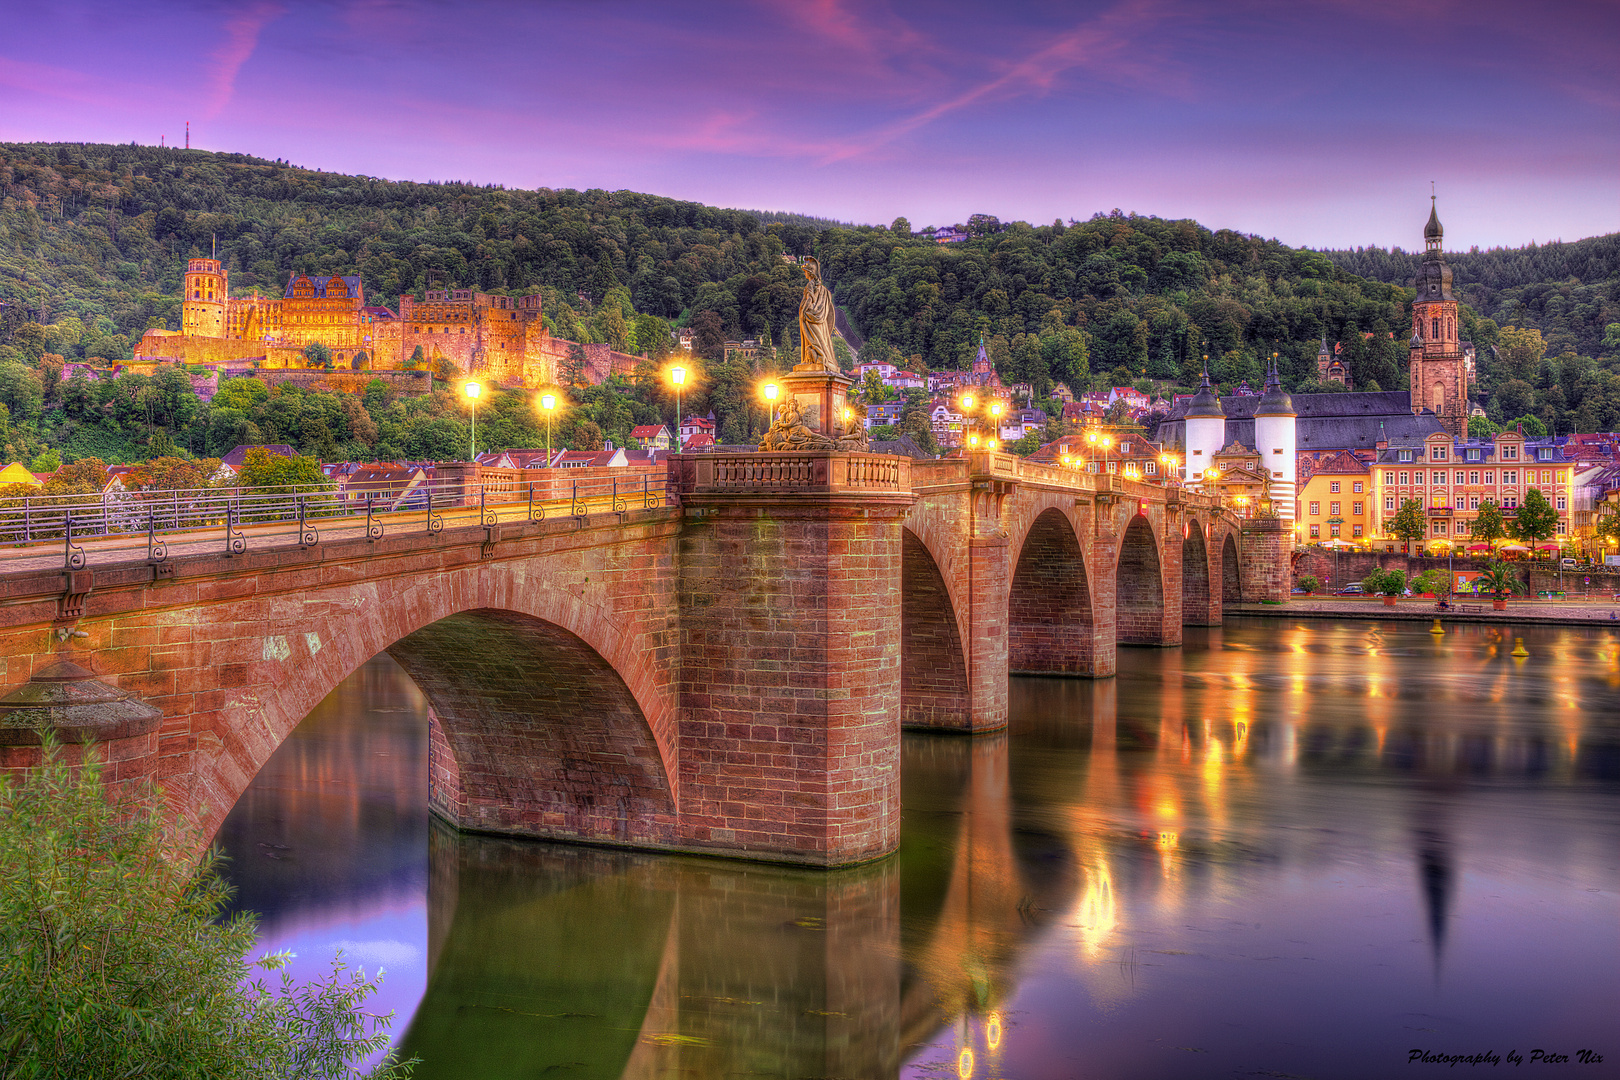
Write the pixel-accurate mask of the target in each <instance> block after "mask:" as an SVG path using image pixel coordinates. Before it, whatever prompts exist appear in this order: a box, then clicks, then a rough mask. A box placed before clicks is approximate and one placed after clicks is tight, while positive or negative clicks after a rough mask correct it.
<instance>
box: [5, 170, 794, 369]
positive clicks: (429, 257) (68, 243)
mask: <svg viewBox="0 0 1620 1080" xmlns="http://www.w3.org/2000/svg"><path fill="white" fill-rule="evenodd" d="M0 194H3V197H0V303H7V304H9V305H10V312H9V313H8V314H7V315H6V316H5V318H6V323H5V325H0V346H3V345H5V344H6V343H7V342H6V339H5V334H6V332H7V331H9V330H11V329H14V328H15V326H16V324H18V323H20V322H27V321H33V322H38V323H41V324H45V325H52V324H57V323H61V322H63V321H64V320H66V319H74V320H76V325H77V327H78V328H79V333H80V336H81V338H87V339H88V341H81V342H74V343H67V344H68V347H69V351H68V352H65V353H64V355H68V357H69V358H70V359H73V358H75V355H78V356H90V355H97V356H103V357H105V358H107V359H110V360H120V359H127V358H128V357H129V355H130V345H131V343H132V342H133V341H135V340H136V339H138V338H139V337H140V335H141V334H142V333H143V332H144V331H145V330H146V328H147V327H148V326H149V325H165V326H167V327H168V328H170V329H177V328H178V326H179V306H180V300H179V292H180V284H181V277H182V274H183V272H184V266H185V260H186V259H187V258H188V257H194V256H199V255H208V254H209V253H210V251H212V250H213V249H214V246H215V245H216V244H217V246H218V251H219V256H220V258H221V259H222V260H223V261H224V262H225V263H226V265H227V267H228V268H229V270H230V273H231V284H232V286H233V289H235V290H237V291H240V292H245V291H247V290H250V289H253V288H258V289H260V290H266V291H272V292H279V291H280V290H281V289H282V287H283V286H284V285H285V282H286V280H287V275H288V273H289V272H292V271H297V272H299V273H316V272H321V273H333V272H337V273H358V274H360V275H361V277H362V278H363V279H364V281H365V286H366V290H367V295H368V298H369V299H370V300H371V301H372V302H374V303H382V304H388V305H393V304H395V303H397V301H398V298H399V295H400V294H401V293H402V292H405V291H412V290H416V291H419V290H422V289H424V288H427V287H431V286H434V285H438V286H440V287H444V286H452V285H453V286H459V287H463V288H478V289H483V290H486V291H490V292H497V293H507V294H512V295H517V294H527V293H534V292H548V301H549V302H548V304H547V309H548V310H547V314H548V316H550V317H552V318H553V319H554V320H556V321H558V322H559V323H561V325H559V326H557V327H556V329H557V331H558V333H559V335H560V336H563V337H568V336H570V332H575V333H579V334H580V335H581V336H584V337H586V338H587V339H590V340H600V339H599V338H590V336H589V335H590V330H591V328H590V326H589V323H588V320H586V319H584V318H581V319H579V323H580V325H573V324H572V323H573V316H575V315H576V314H579V315H581V316H583V315H586V314H588V313H590V312H591V310H592V309H593V308H594V307H595V305H597V304H599V303H600V302H601V301H602V300H603V299H604V298H606V297H607V295H608V293H609V292H610V290H612V289H614V288H615V287H616V286H623V287H625V288H627V289H628V290H629V293H630V296H631V301H632V303H633V305H634V308H635V310H636V311H637V312H640V313H647V314H652V315H655V316H659V317H663V318H666V319H672V318H676V317H678V316H679V315H681V313H682V312H685V311H701V310H714V311H717V312H719V313H720V314H721V316H722V318H723V320H724V321H725V329H726V330H727V331H728V332H729V333H733V334H735V335H736V336H742V334H744V333H755V334H758V333H764V332H767V331H769V332H770V333H772V334H773V335H774V336H775V337H776V339H777V340H781V337H782V335H783V332H784V331H785V330H789V329H790V328H791V327H792V325H793V321H794V320H793V316H794V313H795V312H796V308H797V293H798V289H797V286H795V285H794V284H793V282H794V280H795V279H796V277H797V273H796V270H795V268H794V267H793V266H791V265H789V264H787V263H785V262H784V261H783V260H782V259H781V257H780V256H781V255H782V254H783V253H784V252H788V253H793V254H808V253H809V252H810V250H811V248H812V246H813V243H814V238H815V236H816V233H817V231H818V230H817V228H816V227H815V226H813V225H812V224H809V223H807V220H808V219H804V220H798V219H795V220H784V221H778V222H774V223H772V224H770V225H768V226H767V225H762V224H761V222H760V220H759V216H758V215H756V214H753V213H749V212H745V211H739V210H722V209H717V208H715V207H709V206H703V205H700V204H698V203H690V202H680V201H677V200H674V199H665V198H660V197H658V196H653V195H641V194H636V193H634V192H624V191H619V192H609V191H583V192H581V191H552V190H550V189H540V190H538V191H512V190H506V189H504V188H500V187H493V186H490V187H480V186H476V185H471V184H432V183H411V182H392V181H384V180H377V179H374V178H369V177H361V176H345V175H341V174H337V173H324V172H315V171H312V170H308V169H300V168H295V167H293V166H289V165H286V164H284V163H281V162H275V161H266V160H263V159H260V158H252V157H247V156H244V155H238V154H214V153H207V152H204V151H199V150H176V149H160V148H156V147H149V146H134V145H131V146H110V145H96V144H58V145H46V144H13V143H7V144H0ZM783 216H784V217H787V216H788V215H783ZM76 346H77V348H75V347H76ZM86 349H89V350H92V351H89V352H87V351H85V350H86ZM53 351H58V352H60V351H62V350H60V349H58V350H53Z"/></svg>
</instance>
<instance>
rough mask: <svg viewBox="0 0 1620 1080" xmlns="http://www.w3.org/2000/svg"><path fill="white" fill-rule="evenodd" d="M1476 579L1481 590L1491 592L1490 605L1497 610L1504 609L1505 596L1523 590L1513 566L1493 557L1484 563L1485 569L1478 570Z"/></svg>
mask: <svg viewBox="0 0 1620 1080" xmlns="http://www.w3.org/2000/svg"><path fill="white" fill-rule="evenodd" d="M1477 581H1478V583H1479V588H1480V589H1481V590H1483V591H1485V592H1488V593H1490V594H1491V607H1492V608H1494V609H1495V610H1497V611H1506V610H1507V598H1508V597H1510V596H1512V595H1513V594H1514V593H1516V592H1522V591H1523V590H1524V585H1523V583H1522V582H1520V581H1519V575H1518V574H1516V573H1514V572H1513V567H1511V566H1509V565H1508V564H1507V563H1505V562H1498V561H1496V560H1494V559H1493V560H1492V561H1491V562H1489V563H1486V564H1485V569H1484V570H1482V571H1480V575H1479V577H1478V579H1477Z"/></svg>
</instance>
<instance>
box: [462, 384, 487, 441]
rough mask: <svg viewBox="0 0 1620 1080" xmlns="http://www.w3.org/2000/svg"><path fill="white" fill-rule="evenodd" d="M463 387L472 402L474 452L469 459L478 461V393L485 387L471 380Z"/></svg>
mask: <svg viewBox="0 0 1620 1080" xmlns="http://www.w3.org/2000/svg"><path fill="white" fill-rule="evenodd" d="M463 389H464V391H465V392H466V394H467V400H468V401H470V402H472V452H471V454H469V455H468V457H467V460H468V461H476V460H478V395H479V394H480V393H482V392H483V389H484V388H483V387H482V386H479V385H478V384H477V383H475V382H470V383H468V384H467V385H466V386H465V387H464V388H463Z"/></svg>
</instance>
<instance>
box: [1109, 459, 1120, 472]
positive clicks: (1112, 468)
mask: <svg viewBox="0 0 1620 1080" xmlns="http://www.w3.org/2000/svg"><path fill="white" fill-rule="evenodd" d="M1108 471H1109V472H1118V471H1119V462H1117V461H1110V462H1109V463H1108Z"/></svg>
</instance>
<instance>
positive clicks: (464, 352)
mask: <svg viewBox="0 0 1620 1080" xmlns="http://www.w3.org/2000/svg"><path fill="white" fill-rule="evenodd" d="M229 275H230V272H229V271H228V270H227V269H226V268H225V267H224V266H223V265H222V264H221V263H220V261H219V260H218V259H192V260H190V261H189V262H188V263H187V264H186V274H185V286H184V288H185V291H184V293H183V294H182V302H181V307H180V330H179V331H178V332H176V331H173V330H148V331H147V332H146V334H145V336H143V337H142V338H141V340H140V342H139V343H138V344H137V345H136V346H135V358H136V360H137V361H141V360H146V361H164V360H167V361H175V362H180V363H186V364H202V365H208V366H253V367H257V368H260V369H270V370H274V369H280V368H303V367H308V366H309V362H308V360H307V359H306V357H305V355H304V349H305V348H306V347H307V346H308V345H309V344H310V343H312V342H319V343H320V344H322V345H324V346H326V347H327V348H328V349H330V350H331V352H332V361H333V364H334V366H335V367H338V368H344V369H348V370H353V371H365V370H378V371H390V370H392V371H397V370H400V369H402V368H404V367H405V366H406V364H408V363H410V362H412V359H413V358H414V357H415V355H416V350H417V349H418V348H420V349H421V350H422V360H423V361H424V362H425V363H426V364H427V365H428V366H429V367H430V368H434V369H437V368H438V367H439V366H440V362H441V361H448V362H449V363H451V364H453V365H455V367H456V368H457V369H458V370H460V371H461V372H464V373H466V374H476V375H479V376H480V377H482V378H485V379H489V380H491V381H494V382H498V383H501V384H504V385H509V386H545V385H551V384H554V383H555V382H556V381H557V378H558V374H559V372H561V371H562V370H564V369H565V367H566V366H567V364H568V357H569V353H570V350H571V347H572V346H573V345H574V343H573V342H570V341H564V340H562V339H560V338H553V337H552V336H551V333H550V331H548V330H547V329H546V325H545V322H544V320H543V318H542V317H541V311H540V297H539V296H521V297H508V296H496V295H493V294H490V293H483V292H477V291H475V290H472V289H450V290H439V291H429V292H427V293H425V294H424V296H423V299H422V300H417V299H416V298H415V297H414V296H412V295H410V294H406V295H404V296H402V297H400V309H399V313H398V314H395V313H394V312H393V311H391V310H389V309H388V308H386V307H378V306H373V305H368V304H367V303H366V294H365V286H364V285H363V284H362V283H361V281H360V278H359V277H358V276H339V275H332V276H329V277H318V276H311V275H308V274H296V273H295V274H291V275H289V276H288V278H287V286H286V288H285V289H284V290H283V291H282V294H281V295H280V296H279V297H267V296H259V295H258V294H257V293H255V294H253V295H250V296H231V295H230V276H229ZM581 348H582V349H583V351H584V353H585V365H584V368H585V370H584V372H583V374H584V376H585V378H586V379H588V380H589V381H591V382H601V381H602V380H603V379H605V378H606V377H607V376H608V375H610V374H628V373H629V372H630V371H631V370H632V369H633V368H634V367H635V364H636V361H637V359H638V358H637V357H634V356H630V355H627V354H625V353H618V352H614V351H613V350H612V349H611V348H609V347H608V346H607V345H600V344H587V345H583V346H581Z"/></svg>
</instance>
